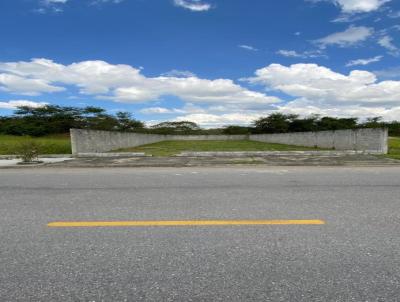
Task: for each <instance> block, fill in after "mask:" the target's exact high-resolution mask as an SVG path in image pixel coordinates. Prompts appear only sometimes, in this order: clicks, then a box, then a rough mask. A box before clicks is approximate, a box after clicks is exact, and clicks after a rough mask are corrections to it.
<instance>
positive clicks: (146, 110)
mask: <svg viewBox="0 0 400 302" xmlns="http://www.w3.org/2000/svg"><path fill="white" fill-rule="evenodd" d="M140 113H143V114H173V113H185V111H184V110H182V109H176V108H172V109H170V108H164V107H149V108H143V109H141V110H140Z"/></svg>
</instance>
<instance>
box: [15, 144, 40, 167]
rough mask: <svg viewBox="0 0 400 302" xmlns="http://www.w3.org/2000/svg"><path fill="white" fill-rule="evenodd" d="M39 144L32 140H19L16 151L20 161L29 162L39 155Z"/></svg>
mask: <svg viewBox="0 0 400 302" xmlns="http://www.w3.org/2000/svg"><path fill="white" fill-rule="evenodd" d="M39 152H40V145H39V144H38V143H36V142H34V141H26V142H21V143H19V145H18V146H17V150H16V153H17V155H18V157H19V158H21V159H22V162H24V163H29V162H32V161H34V160H37V159H38V157H39Z"/></svg>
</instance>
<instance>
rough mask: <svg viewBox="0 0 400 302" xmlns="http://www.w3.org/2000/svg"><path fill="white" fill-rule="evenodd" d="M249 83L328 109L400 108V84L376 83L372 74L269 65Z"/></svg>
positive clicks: (395, 82)
mask: <svg viewBox="0 0 400 302" xmlns="http://www.w3.org/2000/svg"><path fill="white" fill-rule="evenodd" d="M248 81H250V82H251V83H259V84H263V85H265V86H266V87H267V88H269V89H275V90H279V91H282V92H284V93H286V94H288V95H290V96H293V97H302V98H305V99H308V100H311V101H314V102H323V103H325V104H330V105H343V104H345V105H346V104H347V105H349V104H359V105H364V106H373V104H386V105H389V104H398V105H400V81H381V82H378V81H377V78H376V76H375V74H373V73H371V72H368V71H362V70H353V71H351V72H350V73H349V75H344V74H341V73H337V72H334V71H332V70H330V69H329V68H326V67H323V66H318V65H316V64H294V65H291V66H288V67H287V66H283V65H280V64H271V65H269V66H267V67H265V68H262V69H259V70H257V71H256V76H255V77H253V78H250V79H248Z"/></svg>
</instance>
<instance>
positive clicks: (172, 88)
mask: <svg viewBox="0 0 400 302" xmlns="http://www.w3.org/2000/svg"><path fill="white" fill-rule="evenodd" d="M55 83H57V86H56V85H55ZM67 85H74V86H76V87H78V88H79V92H80V93H81V94H84V95H91V96H94V97H96V98H101V99H109V100H114V101H118V102H127V103H143V102H147V101H155V100H158V99H160V98H161V97H162V96H165V95H173V96H177V97H179V98H181V99H182V100H184V101H187V102H192V103H209V104H212V103H226V104H229V103H231V104H246V103H250V104H255V103H258V104H271V103H276V102H279V101H280V99H278V98H277V97H274V96H268V95H266V94H264V93H260V92H256V91H252V90H249V89H247V88H244V87H242V86H240V85H238V84H236V83H234V81H232V80H230V79H215V80H209V79H201V78H198V77H193V76H192V77H186V78H185V77H171V76H158V77H146V76H144V75H143V74H142V73H141V69H138V68H134V67H132V66H130V65H122V64H119V65H113V64H109V63H107V62H104V61H83V62H78V63H73V64H70V65H62V64H58V63H55V62H54V61H52V60H47V59H33V60H32V61H29V62H26V61H22V62H5V63H0V89H2V90H6V91H8V92H12V93H20V94H27V95H38V94H41V93H43V92H57V91H62V90H65V87H64V86H67Z"/></svg>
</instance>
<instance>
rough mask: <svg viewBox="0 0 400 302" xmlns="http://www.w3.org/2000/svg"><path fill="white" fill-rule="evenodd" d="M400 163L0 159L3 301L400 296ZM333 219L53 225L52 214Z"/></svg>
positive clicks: (63, 217)
mask: <svg viewBox="0 0 400 302" xmlns="http://www.w3.org/2000/svg"><path fill="white" fill-rule="evenodd" d="M399 176H400V168H398V167H386V168H384V167H382V168H378V167H373V168H366V167H365V168H344V167H337V168H317V167H315V168H310V167H308V168H300V167H297V168H284V167H279V168H273V167H267V168H257V167H252V168H244V167H243V168H238V167H236V168H214V169H211V168H181V169H177V168H146V169H144V168H133V169H54V168H53V169H32V170H29V169H15V170H14V169H12V170H0V210H1V216H0V240H1V242H0V301H2V302H5V301H96V302H98V301H399V300H400V177H399ZM224 219H229V220H236V219H237V220H242V219H246V220H247V219H257V220H258V219H321V220H324V221H325V222H326V224H324V225H258V226H243V225H242V226H235V225H234V226H167V227H162V226H161V227H160V226H158V227H146V226H142V227H99V228H96V227H95V228H85V227H83V228H82V227H81V228H51V227H48V226H47V224H48V223H50V222H56V221H127V220H129V221H132V220H135V221H137V220H140V221H143V220H224Z"/></svg>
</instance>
